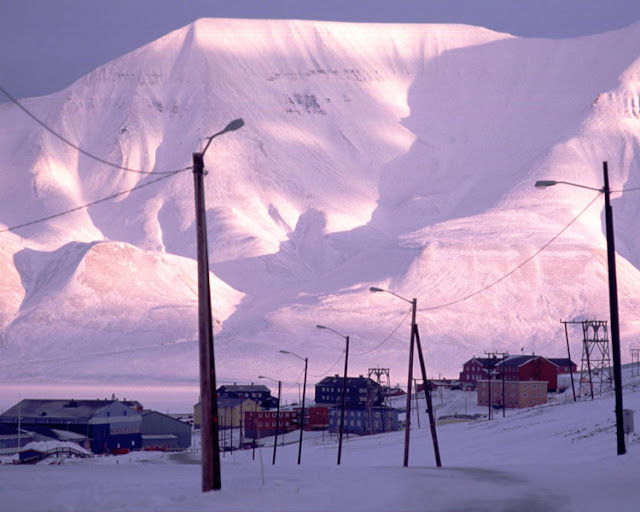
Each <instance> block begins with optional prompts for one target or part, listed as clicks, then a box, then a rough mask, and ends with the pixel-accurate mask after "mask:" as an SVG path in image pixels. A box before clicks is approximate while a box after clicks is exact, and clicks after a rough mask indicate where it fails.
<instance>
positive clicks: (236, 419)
mask: <svg viewBox="0 0 640 512" xmlns="http://www.w3.org/2000/svg"><path fill="white" fill-rule="evenodd" d="M262 410H263V408H262V407H261V406H259V405H258V404H257V403H256V402H254V401H253V400H250V399H247V400H245V401H244V402H242V404H240V405H237V406H235V407H224V406H218V418H219V425H220V428H239V427H243V426H244V419H245V412H247V411H262ZM274 414H275V413H274Z"/></svg>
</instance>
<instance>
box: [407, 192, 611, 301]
mask: <svg viewBox="0 0 640 512" xmlns="http://www.w3.org/2000/svg"><path fill="white" fill-rule="evenodd" d="M601 194H602V192H598V195H596V197H594V198H593V199H592V200H591V202H589V204H588V205H587V206H585V207H584V209H583V210H582V211H581V212H580V213H579V214H578V215H576V216H575V217H574V218H573V219H572V220H571V222H569V224H567V225H566V226H565V227H564V228H562V229H561V230H560V232H559V233H558V234H557V235H555V236H554V237H553V238H551V240H549V241H548V242H547V243H546V244H544V245H543V246H542V247H541V248H540V249H538V250H537V251H536V252H534V253H533V254H532V255H531V256H529V257H528V258H527V259H526V260H524V261H523V262H522V263H520V265H518V266H517V267H516V268H514V269H513V270H511V271H510V272H507V273H506V274H505V275H503V276H502V277H501V278H500V279H496V280H495V281H493V282H492V283H491V284H488V285H487V286H485V287H483V288H481V289H479V290H476V291H475V292H473V293H470V294H469V295H466V296H464V297H461V298H460V299H457V300H453V301H451V302H446V303H444V304H440V305H438V306H431V307H426V308H420V309H419V310H418V311H433V310H434V309H441V308H446V307H448V306H453V305H454V304H458V303H460V302H463V301H465V300H467V299H470V298H471V297H475V296H476V295H479V294H481V293H482V292H485V291H487V290H488V289H489V288H492V287H494V286H495V285H497V284H498V283H500V282H502V281H504V280H505V279H506V278H507V277H509V276H511V275H512V274H514V273H515V272H517V271H518V270H520V269H521V268H522V267H524V266H525V265H526V264H527V263H529V262H530V261H531V260H532V259H533V258H535V257H536V256H537V255H538V254H540V253H541V252H542V251H544V250H545V249H546V248H547V247H549V246H550V245H551V243H552V242H554V241H555V240H556V239H557V238H558V237H560V235H562V233H564V232H565V231H566V230H567V229H569V227H570V226H571V225H572V224H573V223H574V222H575V221H577V220H578V219H579V218H580V216H581V215H582V214H583V213H584V212H586V211H587V210H588V209H589V207H590V206H591V205H592V204H593V203H595V201H596V199H598V197H600V195H601Z"/></svg>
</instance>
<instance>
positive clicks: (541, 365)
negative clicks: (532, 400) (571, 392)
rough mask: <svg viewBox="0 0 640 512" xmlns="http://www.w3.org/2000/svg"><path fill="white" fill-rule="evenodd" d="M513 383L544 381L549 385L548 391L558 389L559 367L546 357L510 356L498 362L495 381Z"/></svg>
mask: <svg viewBox="0 0 640 512" xmlns="http://www.w3.org/2000/svg"><path fill="white" fill-rule="evenodd" d="M503 375H504V380H505V381H506V382H512V381H544V382H546V383H547V391H556V390H557V389H558V365H557V364H555V363H552V362H551V361H549V360H548V359H547V358H546V357H542V356H536V355H530V356H508V357H507V358H506V359H504V360H498V363H497V364H496V365H495V377H494V378H495V379H497V380H502V378H503Z"/></svg>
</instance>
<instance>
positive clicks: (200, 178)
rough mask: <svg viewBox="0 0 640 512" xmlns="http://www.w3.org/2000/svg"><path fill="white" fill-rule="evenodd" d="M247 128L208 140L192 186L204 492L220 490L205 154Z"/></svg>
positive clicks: (238, 123)
mask: <svg viewBox="0 0 640 512" xmlns="http://www.w3.org/2000/svg"><path fill="white" fill-rule="evenodd" d="M243 125H244V121H243V120H242V119H236V120H235V121H231V122H230V123H229V124H228V125H227V126H225V128H224V129H223V130H221V131H219V132H218V133H215V134H213V135H212V136H211V137H208V139H209V140H208V142H207V145H206V146H205V148H204V150H203V151H202V152H201V153H193V186H194V191H195V204H196V236H197V244H198V338H199V357H200V359H199V361H200V368H199V369H200V411H201V416H202V419H201V432H202V434H201V435H202V437H201V447H202V492H207V491H211V490H219V489H220V488H221V487H222V481H221V478H220V444H219V443H220V442H219V440H218V400H217V396H216V365H215V356H214V351H213V322H212V320H211V288H210V284H209V249H208V243H207V218H206V207H205V202H204V174H205V172H204V154H205V153H206V151H207V149H208V148H209V145H210V144H211V141H212V140H213V139H215V138H216V137H218V136H219V135H222V134H224V133H227V132H231V131H235V130H237V129H239V128H241V127H242V126H243Z"/></svg>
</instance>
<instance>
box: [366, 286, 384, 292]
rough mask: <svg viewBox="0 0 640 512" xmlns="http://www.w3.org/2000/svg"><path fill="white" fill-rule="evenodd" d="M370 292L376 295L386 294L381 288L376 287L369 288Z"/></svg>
mask: <svg viewBox="0 0 640 512" xmlns="http://www.w3.org/2000/svg"><path fill="white" fill-rule="evenodd" d="M369 291H370V292H373V293H376V292H386V290H383V289H382V288H378V287H376V286H372V287H371V288H369Z"/></svg>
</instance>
